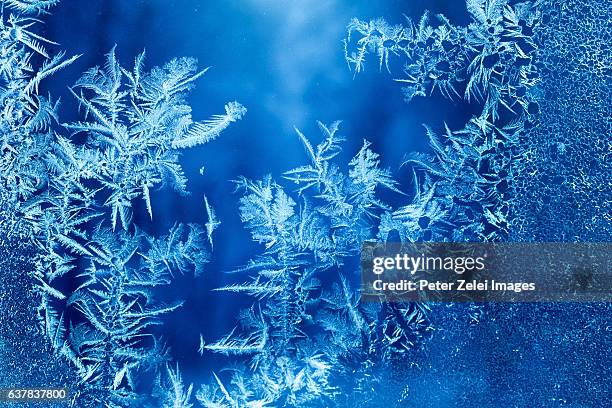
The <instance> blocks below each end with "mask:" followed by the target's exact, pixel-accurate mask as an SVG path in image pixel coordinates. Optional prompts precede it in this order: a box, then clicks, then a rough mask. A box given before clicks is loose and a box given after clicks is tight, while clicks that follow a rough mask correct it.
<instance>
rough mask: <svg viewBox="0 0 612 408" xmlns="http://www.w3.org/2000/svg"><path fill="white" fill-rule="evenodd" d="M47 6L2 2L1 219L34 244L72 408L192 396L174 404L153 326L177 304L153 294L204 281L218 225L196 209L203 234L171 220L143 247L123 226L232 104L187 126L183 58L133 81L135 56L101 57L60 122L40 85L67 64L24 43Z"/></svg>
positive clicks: (43, 312) (177, 172) (42, 307)
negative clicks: (76, 117)
mask: <svg viewBox="0 0 612 408" xmlns="http://www.w3.org/2000/svg"><path fill="white" fill-rule="evenodd" d="M55 3H57V2H56V1H3V4H4V5H6V6H7V9H10V10H15V11H16V14H10V15H8V17H5V16H4V15H3V16H2V24H1V25H0V30H1V31H2V32H3V35H2V36H0V41H1V43H0V46H1V47H2V50H3V53H2V55H1V56H0V78H1V85H2V88H1V97H0V103H2V108H3V112H4V114H3V115H2V118H1V119H0V127H1V128H2V151H1V157H0V176H1V177H0V181H1V189H0V190H1V191H0V193H1V197H2V209H3V211H2V216H3V217H2V218H3V220H2V221H3V223H4V222H6V223H7V224H8V225H12V226H13V227H12V229H13V230H14V231H20V232H19V233H20V236H23V235H24V234H25V236H26V238H27V240H28V242H30V243H31V244H32V245H33V248H34V251H33V258H34V260H33V263H34V265H33V266H34V268H33V271H32V272H31V273H30V276H29V278H30V280H31V281H32V282H34V283H33V284H32V283H30V284H31V285H32V286H33V288H31V289H34V291H35V292H36V293H37V295H38V297H39V300H40V304H39V305H38V308H37V309H38V313H37V315H38V317H39V321H40V327H41V330H42V331H43V333H44V334H45V338H46V339H47V342H48V344H49V345H50V346H51V348H52V349H53V350H54V351H55V355H56V356H62V357H63V358H65V360H64V362H66V360H67V361H68V362H69V363H70V364H71V365H72V366H73V367H74V369H75V371H76V372H77V375H78V376H79V377H80V384H81V385H80V387H79V388H80V392H79V393H78V394H77V396H79V395H80V397H79V404H81V405H82V406H100V405H101V404H104V405H105V406H107V407H126V406H159V404H160V401H164V400H168V401H171V399H172V398H171V397H169V396H164V390H165V389H170V388H172V389H173V390H174V393H173V395H174V397H173V398H174V400H175V401H174V402H172V404H175V403H178V402H179V401H182V400H184V399H185V398H186V399H189V396H190V394H191V392H190V391H188V390H186V391H185V393H186V395H183V394H180V392H179V391H180V390H179V388H180V384H181V381H182V380H181V376H180V373H179V371H178V368H176V370H173V369H172V368H169V367H167V362H168V360H169V356H168V353H167V350H166V349H165V346H164V344H163V342H162V341H161V339H159V338H157V336H156V335H154V334H153V332H152V330H151V328H152V326H154V325H158V324H160V322H161V320H160V317H161V316H162V315H164V314H167V313H170V312H172V311H174V310H176V309H177V308H178V307H180V306H181V304H182V302H181V301H173V302H170V303H167V304H164V303H161V302H159V301H158V300H157V295H156V292H157V291H158V290H159V288H161V287H164V286H167V285H169V284H171V282H172V279H173V278H174V277H175V276H177V275H178V274H184V273H191V272H193V273H194V274H196V275H198V274H200V273H202V272H203V267H204V265H205V264H206V263H207V262H208V260H209V251H208V250H207V247H212V233H213V231H214V229H215V228H216V226H217V225H218V221H217V220H216V219H215V218H214V210H213V208H212V206H211V205H210V204H209V203H208V201H206V211H207V213H208V223H207V225H206V227H205V228H204V227H200V226H198V225H195V224H193V225H192V224H190V225H181V224H177V225H175V226H174V227H173V228H172V229H171V230H170V231H169V232H168V234H167V235H165V236H161V237H153V236H149V235H147V234H145V233H144V232H142V231H141V229H140V228H139V227H138V226H137V225H135V224H134V223H133V222H132V218H133V217H132V207H133V202H134V200H136V199H142V200H143V201H144V204H145V208H146V211H147V212H148V214H149V216H150V217H151V218H152V217H153V215H154V213H153V208H152V205H151V194H152V192H153V191H155V190H159V189H161V188H165V187H172V188H174V189H175V190H177V191H179V192H180V193H183V194H187V191H186V189H185V183H186V179H185V176H184V174H183V171H182V169H181V166H180V164H179V161H178V159H179V155H180V149H183V148H187V147H191V146H195V145H197V144H202V143H205V142H207V141H210V140H212V139H214V138H215V137H217V136H218V135H219V134H220V133H221V132H222V131H223V130H225V129H226V128H227V127H228V126H229V125H230V124H231V123H233V122H235V121H237V120H239V119H241V118H242V117H243V115H244V114H245V113H246V109H245V108H244V107H243V106H242V105H240V104H239V103H237V102H230V103H228V104H227V105H226V106H225V114H223V115H217V116H214V117H212V118H211V119H210V120H206V121H201V122H198V121H194V120H193V119H192V116H191V108H190V106H189V105H188V104H187V102H186V96H187V93H188V91H189V90H191V89H192V88H193V86H194V83H195V81H196V80H197V79H199V78H200V77H201V76H202V75H203V74H204V73H205V72H206V70H202V71H199V70H198V69H197V63H196V61H195V60H194V59H191V58H179V59H174V60H172V61H170V62H169V63H167V64H166V65H164V66H163V67H155V68H153V69H152V70H151V71H145V70H144V53H143V54H141V55H139V56H138V57H137V58H136V59H135V63H134V67H133V68H131V69H126V68H124V67H122V66H121V65H120V64H119V62H118V60H117V58H116V56H115V50H114V49H113V50H111V51H110V52H109V53H108V55H107V57H106V63H105V65H104V67H103V68H99V67H95V68H92V69H90V70H88V71H87V72H86V73H85V74H84V75H83V76H82V78H81V79H80V80H78V81H77V83H76V85H75V86H74V87H73V88H72V89H71V91H72V93H73V95H74V97H75V98H76V99H77V101H78V102H79V106H80V109H81V110H82V112H83V119H82V120H81V121H79V122H73V123H66V124H63V125H61V127H60V126H58V125H57V122H58V121H59V116H60V115H59V112H58V111H57V108H58V104H57V103H55V102H53V101H52V100H51V99H50V98H48V97H43V96H41V95H39V94H38V90H39V85H40V83H41V82H42V81H44V80H46V79H47V78H48V77H50V76H52V75H53V74H54V73H55V72H57V71H58V70H60V69H62V68H64V67H65V66H67V65H69V64H71V63H73V62H74V61H75V60H76V59H77V58H78V56H74V57H70V58H64V54H63V53H59V54H57V55H55V56H52V55H51V53H49V52H48V51H47V48H49V47H52V46H55V45H57V44H55V43H53V42H52V41H50V40H47V39H45V38H43V37H41V36H40V35H38V34H36V33H35V31H34V27H35V25H36V24H37V23H39V20H38V19H36V18H34V17H33V16H34V15H38V14H44V13H45V12H46V11H47V10H48V8H49V7H50V6H52V5H53V4H55ZM37 67H38V68H37ZM66 131H69V132H71V133H72V135H71V136H70V137H68V136H66V135H65V133H66ZM75 136H76V137H75ZM9 231H10V230H9ZM23 231H27V232H26V233H24V232H23ZM15 233H16V232H15ZM65 278H69V279H70V280H71V281H73V282H75V283H76V285H77V287H76V289H70V288H68V287H67V286H66V285H65V283H62V282H65ZM29 289H30V288H28V290H29ZM146 378H149V379H150V380H149V381H147V380H146ZM152 379H155V381H151V380H152ZM75 391H76V389H75ZM147 395H152V397H146V396H147ZM174 406H176V405H174Z"/></svg>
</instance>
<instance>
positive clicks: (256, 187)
mask: <svg viewBox="0 0 612 408" xmlns="http://www.w3.org/2000/svg"><path fill="white" fill-rule="evenodd" d="M319 127H320V129H321V131H322V133H323V137H324V139H323V141H322V142H321V143H319V144H318V145H316V146H313V145H312V144H311V142H310V141H309V139H307V138H306V137H305V136H304V135H303V134H302V133H301V132H300V131H297V134H298V137H299V138H300V140H301V141H302V143H303V145H304V148H305V150H306V155H307V157H308V163H307V164H305V165H303V166H299V167H297V168H294V169H292V170H289V171H287V172H286V173H285V174H284V178H285V180H287V181H289V182H292V183H293V184H294V185H296V187H297V194H291V193H288V192H287V191H286V188H285V187H284V186H283V185H282V184H279V183H277V182H275V181H273V180H272V178H271V177H270V176H267V177H265V178H264V179H263V180H260V181H251V180H247V179H241V180H239V181H238V182H237V185H238V187H239V188H240V189H241V190H243V191H245V195H244V196H243V197H242V198H241V200H240V203H241V207H240V210H241V218H242V221H243V222H244V223H245V224H246V225H247V227H248V228H249V230H250V231H251V234H252V237H253V240H254V241H256V242H258V243H260V244H262V245H263V246H264V247H265V251H264V253H263V254H261V255H260V256H258V257H256V258H255V259H253V260H252V261H251V262H250V263H249V264H248V265H246V266H245V267H243V268H241V269H240V272H243V273H248V274H249V275H251V279H250V280H248V281H246V282H240V283H236V284H233V285H229V286H227V287H224V288H220V289H219V290H222V291H226V292H234V293H245V294H248V295H250V296H252V297H253V298H254V299H255V303H254V305H253V306H252V307H251V308H250V309H248V310H245V311H244V312H243V313H242V314H241V316H240V327H237V328H236V329H234V331H232V332H231V333H230V334H228V335H227V336H226V337H224V338H222V339H221V340H219V341H217V342H214V343H211V344H207V345H205V346H204V348H206V349H208V350H212V351H214V352H217V353H222V354H225V355H234V356H244V357H248V359H249V360H248V361H249V362H248V366H247V367H243V368H238V369H235V370H233V373H232V375H231V378H230V379H229V383H227V380H225V381H224V380H222V379H221V378H220V377H218V376H217V375H215V376H214V382H213V384H211V385H205V386H203V387H202V388H201V389H200V390H199V391H198V393H197V399H198V400H199V401H200V402H201V403H202V404H203V406H205V407H238V406H240V407H242V406H296V407H302V406H310V405H311V404H314V405H315V406H322V405H325V404H333V403H335V402H336V403H337V402H338V401H340V400H341V399H342V398H347V396H346V395H343V393H342V392H340V388H339V384H340V382H342V381H355V382H359V381H362V382H364V383H367V381H368V380H367V379H368V376H369V375H371V368H372V367H373V366H375V365H377V364H378V367H380V363H381V362H383V361H388V360H390V359H393V358H397V357H398V356H400V355H402V353H404V352H407V351H409V350H413V349H415V348H418V347H420V345H421V344H422V342H423V339H424V338H426V337H428V332H429V331H430V330H431V327H430V325H429V322H428V321H427V318H426V312H427V309H426V307H425V306H424V305H419V304H410V305H398V304H393V305H391V304H389V305H381V304H372V305H360V304H359V301H358V297H357V296H356V295H355V289H354V288H352V287H351V283H350V282H349V279H348V278H347V277H345V276H344V275H343V274H338V272H337V271H338V269H339V268H340V267H342V266H343V265H344V264H345V262H348V261H350V259H351V257H354V255H356V254H357V253H358V252H359V250H360V247H361V243H362V242H364V241H366V240H372V239H375V238H376V230H377V229H378V224H379V222H380V217H381V215H383V214H388V213H389V211H390V208H389V206H388V205H387V204H385V203H384V202H383V201H382V200H381V198H379V193H380V191H381V190H388V191H390V192H393V193H395V194H401V192H400V191H399V190H398V189H397V185H396V182H395V181H394V180H393V179H392V178H391V175H390V172H389V171H388V170H386V169H383V168H381V167H380V164H379V156H378V154H376V153H375V152H373V151H372V150H371V149H370V143H369V142H367V141H364V143H363V146H362V148H361V149H360V150H359V152H357V154H356V155H355V156H354V157H353V159H352V160H350V162H349V163H348V169H346V170H343V169H342V167H340V165H339V164H338V163H337V161H338V160H337V159H338V155H339V153H340V149H341V145H340V143H341V142H342V140H343V139H342V138H341V137H340V136H339V130H338V128H339V122H335V123H332V124H331V125H329V126H326V125H323V124H321V123H319ZM345 268H346V267H344V269H345ZM354 268H356V266H354ZM349 270H350V269H349ZM333 276H336V278H332V279H330V278H331V277H333ZM334 281H335V283H334ZM351 388H356V389H357V388H358V387H356V385H355V384H353V385H352V386H351ZM366 395H367V391H366V388H365V386H364V388H363V390H362V392H359V391H358V390H357V391H356V394H355V395H353V396H350V398H355V400H358V399H359V398H361V397H365V396H366Z"/></svg>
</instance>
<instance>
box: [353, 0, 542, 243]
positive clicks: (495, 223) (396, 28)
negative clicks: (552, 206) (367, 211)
mask: <svg viewBox="0 0 612 408" xmlns="http://www.w3.org/2000/svg"><path fill="white" fill-rule="evenodd" d="M467 10H468V12H469V14H470V16H471V20H472V21H471V23H470V24H469V25H468V26H467V27H460V26H455V25H453V24H452V23H451V22H450V21H449V20H448V19H447V18H446V17H444V16H442V15H438V16H436V20H437V24H435V25H430V16H429V13H425V14H424V15H423V16H422V17H421V19H420V20H419V22H418V23H415V22H413V21H412V20H410V19H407V21H406V24H405V25H390V24H388V23H387V22H385V21H384V20H382V19H375V20H371V21H369V22H365V21H361V20H358V19H353V20H351V22H350V23H349V25H348V29H347V38H346V40H345V54H346V60H347V62H348V64H349V66H350V67H351V69H352V70H353V71H354V72H355V74H357V73H359V72H361V71H363V69H365V62H366V57H367V56H368V54H370V53H373V54H375V55H376V57H377V59H378V65H379V67H380V68H381V69H382V67H383V66H384V67H385V68H386V69H387V70H390V60H391V59H392V58H398V59H400V60H401V61H402V63H403V64H404V69H403V76H402V77H401V78H399V79H396V81H397V82H399V83H401V84H402V85H403V92H404V95H405V98H406V100H407V101H408V102H409V101H410V100H412V99H413V98H414V97H418V96H420V97H425V96H428V95H431V94H432V93H434V92H439V93H440V94H441V95H443V96H444V97H446V98H449V99H460V98H464V99H465V100H466V101H468V102H471V103H473V104H477V106H479V107H480V109H482V112H481V113H480V114H478V115H475V116H473V117H472V118H471V120H470V121H469V122H468V123H467V124H466V125H465V127H464V128H463V129H459V130H451V129H449V128H448V126H446V125H445V126H444V130H443V131H442V132H440V131H437V130H435V129H434V128H431V127H429V126H426V130H427V136H428V138H429V141H430V145H431V148H432V153H433V154H420V153H410V154H409V155H408V156H407V160H406V164H408V165H410V166H411V167H412V168H413V170H414V171H415V179H417V185H418V186H417V190H416V196H415V199H414V202H413V203H412V204H410V205H408V206H405V207H404V208H402V209H399V210H398V211H397V212H396V213H394V214H393V217H392V218H390V219H389V220H388V223H389V226H390V227H395V228H396V229H398V231H399V232H400V238H401V239H402V240H409V241H414V240H419V239H423V240H435V241H439V240H451V241H466V240H467V241H473V240H484V241H497V240H500V239H505V237H507V236H508V230H509V223H510V219H509V217H510V214H509V205H508V202H509V200H510V198H511V197H512V196H513V179H512V177H511V173H512V169H513V164H514V162H516V160H517V158H518V154H517V153H518V151H519V137H520V135H521V133H522V132H524V129H525V127H526V126H529V124H530V123H532V121H533V120H535V117H536V116H537V113H538V104H537V103H536V101H535V99H534V97H533V95H532V89H533V88H534V86H535V85H536V84H537V83H538V81H539V74H538V72H537V68H536V65H535V64H534V61H533V58H534V56H535V55H536V54H535V53H536V50H537V46H536V44H535V42H534V39H533V30H532V27H533V25H534V24H535V14H534V13H532V12H530V9H529V7H528V3H519V4H515V5H510V4H509V2H508V1H506V0H486V1H485V0H468V1H467Z"/></svg>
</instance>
